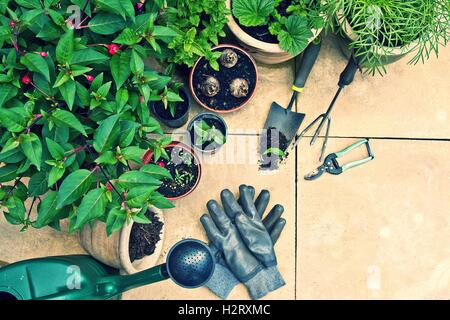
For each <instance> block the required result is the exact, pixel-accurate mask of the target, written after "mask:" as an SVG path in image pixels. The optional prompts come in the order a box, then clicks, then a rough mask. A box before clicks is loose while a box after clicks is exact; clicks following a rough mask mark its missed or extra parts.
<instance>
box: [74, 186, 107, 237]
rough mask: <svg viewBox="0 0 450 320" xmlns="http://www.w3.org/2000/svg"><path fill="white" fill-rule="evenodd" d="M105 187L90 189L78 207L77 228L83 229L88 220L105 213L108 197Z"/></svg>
mask: <svg viewBox="0 0 450 320" xmlns="http://www.w3.org/2000/svg"><path fill="white" fill-rule="evenodd" d="M105 191H106V190H105V189H103V188H97V189H93V190H91V191H89V192H88V193H87V194H86V196H84V197H83V200H81V204H80V206H79V207H78V212H77V221H76V223H75V229H81V227H83V226H84V225H85V224H86V223H87V222H89V221H91V220H94V219H97V218H99V217H101V216H102V215H103V214H104V213H105V209H106V205H107V203H108V198H107V197H106V194H105Z"/></svg>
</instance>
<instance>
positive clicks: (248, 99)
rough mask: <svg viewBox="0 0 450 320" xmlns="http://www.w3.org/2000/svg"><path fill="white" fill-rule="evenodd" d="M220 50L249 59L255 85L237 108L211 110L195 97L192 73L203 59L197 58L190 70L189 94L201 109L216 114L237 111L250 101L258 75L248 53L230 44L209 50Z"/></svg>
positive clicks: (253, 60) (255, 88)
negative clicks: (235, 53)
mask: <svg viewBox="0 0 450 320" xmlns="http://www.w3.org/2000/svg"><path fill="white" fill-rule="evenodd" d="M222 48H229V49H232V50H234V51H238V52H239V53H240V54H242V55H243V56H245V57H247V58H248V59H249V61H250V62H251V63H252V65H253V68H254V71H253V73H254V77H255V79H254V81H255V84H254V86H253V91H252V92H251V93H250V94H249V95H248V96H247V97H246V99H245V100H244V101H243V102H242V103H241V104H240V105H238V106H237V107H234V108H231V109H227V110H221V109H213V108H212V107H210V106H208V105H207V104H206V103H204V102H202V100H201V99H200V98H199V97H198V96H197V94H196V90H195V89H194V73H195V71H196V69H197V67H198V65H199V63H200V61H202V60H203V59H204V58H203V57H201V58H199V59H198V60H197V62H196V63H195V64H194V66H193V67H192V69H191V73H190V75H189V87H190V90H191V94H192V96H193V97H194V99H195V101H196V102H197V103H198V104H199V105H201V106H202V107H203V108H205V109H207V110H209V111H212V112H217V113H230V112H234V111H237V110H239V109H242V108H243V107H245V106H246V105H247V104H248V103H249V102H250V101H251V100H252V98H253V97H254V95H255V93H256V90H257V87H258V78H259V73H258V67H257V65H256V62H255V59H253V57H252V56H251V55H250V54H248V52H246V51H245V50H243V49H242V48H239V47H237V46H234V45H231V44H221V45H218V46H216V47H214V48H212V49H211V50H217V49H222Z"/></svg>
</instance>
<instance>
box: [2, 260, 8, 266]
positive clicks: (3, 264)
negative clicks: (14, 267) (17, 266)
mask: <svg viewBox="0 0 450 320" xmlns="http://www.w3.org/2000/svg"><path fill="white" fill-rule="evenodd" d="M7 264H9V263H7V262H5V261H2V260H0V268H1V267H3V266H6V265H7Z"/></svg>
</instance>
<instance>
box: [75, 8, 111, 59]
mask: <svg viewBox="0 0 450 320" xmlns="http://www.w3.org/2000/svg"><path fill="white" fill-rule="evenodd" d="M96 17H97V16H96ZM94 19H95V17H94ZM106 60H109V57H108V56H107V55H104V54H103V53H100V52H98V51H96V50H94V49H92V48H86V49H82V50H78V51H75V52H74V53H73V57H72V63H73V64H81V65H85V64H89V65H90V64H93V63H101V62H103V61H106Z"/></svg>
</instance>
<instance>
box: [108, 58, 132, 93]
mask: <svg viewBox="0 0 450 320" xmlns="http://www.w3.org/2000/svg"><path fill="white" fill-rule="evenodd" d="M130 59H131V51H130V50H127V51H123V52H120V53H117V54H115V55H114V56H113V57H112V59H111V74H112V76H113V79H114V82H115V83H116V86H117V88H118V89H119V88H120V87H121V86H122V85H123V84H124V83H125V81H126V80H127V79H128V77H129V76H130V74H131V69H130Z"/></svg>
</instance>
